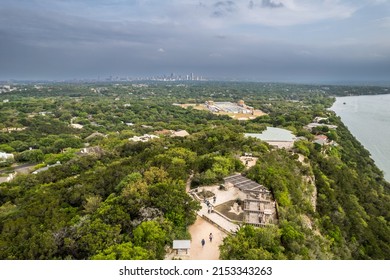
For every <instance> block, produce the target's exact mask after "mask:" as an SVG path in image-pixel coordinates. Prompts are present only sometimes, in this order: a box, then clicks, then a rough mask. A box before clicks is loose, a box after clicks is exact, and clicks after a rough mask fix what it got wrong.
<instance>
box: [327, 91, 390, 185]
mask: <svg viewBox="0 0 390 280" xmlns="http://www.w3.org/2000/svg"><path fill="white" fill-rule="evenodd" d="M330 109H331V110H333V111H334V112H335V113H336V114H337V115H338V116H340V117H341V120H342V121H343V123H344V124H345V125H346V126H347V127H348V129H349V131H350V132H351V133H352V134H353V135H354V136H355V137H356V138H357V139H358V140H359V142H360V143H362V145H363V146H364V147H365V148H366V149H367V150H368V151H369V152H370V153H371V157H372V159H373V160H374V161H375V163H376V165H377V166H378V167H379V168H380V169H381V170H382V171H383V172H384V174H385V178H386V180H387V181H388V182H390V94H385V95H364V96H348V97H337V98H336V102H335V103H334V104H333V106H332V107H331V108H330Z"/></svg>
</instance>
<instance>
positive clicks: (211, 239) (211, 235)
mask: <svg viewBox="0 0 390 280" xmlns="http://www.w3.org/2000/svg"><path fill="white" fill-rule="evenodd" d="M209 240H210V242H212V241H213V233H212V232H210V234H209ZM200 243H201V244H202V247H204V245H205V244H206V241H205V240H204V238H203V239H202V241H201V242H200Z"/></svg>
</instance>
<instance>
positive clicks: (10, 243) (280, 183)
mask: <svg viewBox="0 0 390 280" xmlns="http://www.w3.org/2000/svg"><path fill="white" fill-rule="evenodd" d="M18 87H20V89H21V90H20V91H18V92H12V93H7V94H2V95H1V96H2V97H3V98H4V99H9V102H7V103H1V102H0V151H1V152H6V153H13V155H14V160H12V161H7V162H6V161H4V162H2V165H0V174H3V175H4V174H9V173H11V172H12V170H13V168H14V167H15V164H16V165H21V164H31V165H32V166H33V165H36V166H35V169H34V170H36V169H38V170H39V168H41V167H45V166H47V165H53V166H52V167H50V168H48V169H47V170H45V171H42V172H39V173H37V174H28V175H23V174H20V175H17V176H16V178H15V179H13V180H12V181H10V182H7V183H2V184H0V259H162V258H164V255H165V249H166V247H167V246H170V245H171V244H172V240H174V239H188V238H190V236H189V233H188V226H189V225H191V224H192V223H194V221H195V219H196V211H197V210H198V209H199V205H198V203H197V202H195V201H194V200H192V199H191V197H190V196H188V195H187V194H186V183H187V181H188V180H189V178H191V186H192V187H194V186H199V185H208V184H213V183H220V182H221V180H222V178H224V177H225V176H228V175H231V174H232V173H235V172H242V173H244V174H245V175H246V176H247V177H249V178H251V179H253V180H255V181H257V182H259V183H260V184H263V185H264V186H265V187H267V188H269V189H270V190H271V191H272V193H273V195H274V197H275V199H276V201H277V203H278V215H279V224H278V225H274V226H269V227H265V228H253V227H251V226H244V227H242V228H241V229H240V230H239V231H238V232H237V234H236V235H232V236H229V237H227V238H226V239H225V240H224V243H223V245H222V246H221V248H220V249H221V258H223V259H388V258H389V256H390V245H389V244H390V227H389V222H390V186H389V183H388V182H386V181H385V180H384V179H383V174H382V172H381V171H380V170H379V169H378V168H377V167H376V166H375V164H374V162H373V161H372V160H371V159H370V157H369V156H370V155H369V153H368V152H367V151H366V150H365V149H364V147H362V146H361V145H360V144H359V142H358V141H357V140H356V139H355V138H354V137H353V136H352V135H351V134H350V133H349V131H348V130H347V129H346V128H345V126H344V125H343V124H342V122H341V121H340V119H339V118H338V117H337V116H335V115H334V114H333V113H332V112H330V111H327V110H326V109H327V108H329V107H330V106H331V104H332V103H333V102H334V96H336V95H346V94H356V95H357V94H363V93H365V94H367V93H369V92H371V93H376V94H379V93H385V90H384V89H383V88H375V87H342V86H326V87H325V86H308V85H287V84H256V83H196V84H184V85H183V84H174V83H172V84H164V83H161V84H149V85H143V84H134V85H131V84H118V85H111V84H102V85H88V84H85V85H67V84H56V85H55V84H54V85H44V86H42V87H41V88H39V87H38V88H37V87H33V86H30V85H25V86H18ZM209 99H213V100H216V101H237V100H240V99H243V100H245V103H246V104H248V105H249V106H253V107H254V108H256V109H261V110H263V111H264V112H266V113H267V114H268V115H266V116H262V117H258V118H256V119H254V120H251V121H239V120H234V119H231V118H229V117H227V116H217V115H213V114H211V113H209V112H206V111H198V110H195V109H191V108H189V109H187V110H185V109H182V108H180V107H179V106H175V105H173V103H195V104H199V103H203V102H205V101H206V100H209ZM315 117H323V118H326V121H324V120H323V121H321V122H324V124H326V123H328V124H332V125H337V129H329V128H328V127H326V126H320V127H317V128H315V129H313V130H312V131H309V130H307V129H306V128H304V126H306V125H307V124H309V123H310V122H312V121H313V119H314V118H315ZM267 126H275V127H282V128H286V129H289V130H291V131H293V132H294V133H295V134H296V135H297V136H301V137H302V139H301V140H300V141H297V142H296V143H295V146H294V148H293V150H292V151H286V150H284V149H276V148H273V147H271V146H270V145H268V144H266V143H265V142H262V141H260V140H256V139H253V138H245V137H244V135H243V133H244V132H260V131H262V130H264V129H265V128H266V127H267ZM163 129H165V130H180V129H185V130H186V131H188V132H189V133H190V135H189V136H187V137H171V136H164V135H160V137H159V138H155V139H152V140H150V141H148V142H133V141H129V138H130V137H133V136H136V135H137V136H139V135H143V134H154V133H155V131H160V130H163ZM317 134H325V135H326V136H327V137H328V139H329V140H334V141H336V142H337V143H338V145H327V146H321V145H318V144H315V143H313V139H314V136H315V135H317ZM88 147H89V148H91V149H90V150H88V149H86V150H85V151H83V152H82V150H81V149H82V148H88ZM96 147H98V148H96ZM244 153H252V154H253V155H254V156H256V157H258V158H259V159H258V161H257V163H256V165H255V166H253V167H251V168H250V169H245V167H244V165H243V164H242V163H241V161H240V160H239V159H238V157H239V156H241V155H243V154H244ZM57 162H60V164H58V165H57V164H56V163H57Z"/></svg>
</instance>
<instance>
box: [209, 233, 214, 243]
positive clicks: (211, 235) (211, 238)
mask: <svg viewBox="0 0 390 280" xmlns="http://www.w3.org/2000/svg"><path fill="white" fill-rule="evenodd" d="M209 239H210V242H211V241H213V234H212V233H211V232H210V235H209Z"/></svg>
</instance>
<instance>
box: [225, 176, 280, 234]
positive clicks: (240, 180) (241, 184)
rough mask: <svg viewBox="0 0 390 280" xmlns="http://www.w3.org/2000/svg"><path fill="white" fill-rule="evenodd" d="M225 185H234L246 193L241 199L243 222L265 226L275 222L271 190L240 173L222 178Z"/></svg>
mask: <svg viewBox="0 0 390 280" xmlns="http://www.w3.org/2000/svg"><path fill="white" fill-rule="evenodd" d="M224 182H225V187H227V188H229V187H235V188H238V189H239V190H240V191H241V192H243V193H245V194H246V198H245V199H244V201H243V203H244V204H243V207H242V209H243V211H244V220H243V222H244V223H245V224H250V225H253V226H258V227H259V226H265V225H267V224H276V223H277V220H278V219H277V211H276V202H275V201H274V200H273V198H272V194H271V191H269V190H268V189H266V188H265V187H264V186H262V185H260V184H258V183H256V182H254V181H252V180H250V179H248V178H245V177H244V176H242V175H240V174H236V175H232V176H229V177H226V178H224Z"/></svg>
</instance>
